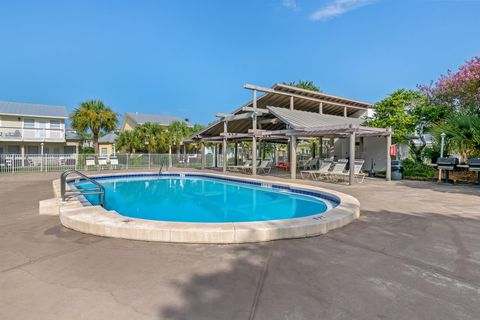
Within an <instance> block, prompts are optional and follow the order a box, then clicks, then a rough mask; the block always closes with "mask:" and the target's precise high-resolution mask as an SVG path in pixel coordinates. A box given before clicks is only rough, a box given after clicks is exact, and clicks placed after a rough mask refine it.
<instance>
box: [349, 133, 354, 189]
mask: <svg viewBox="0 0 480 320" xmlns="http://www.w3.org/2000/svg"><path fill="white" fill-rule="evenodd" d="M348 156H349V157H350V161H349V165H350V166H349V176H348V184H349V185H352V184H353V183H354V181H355V131H352V133H351V134H350V150H349V152H348Z"/></svg>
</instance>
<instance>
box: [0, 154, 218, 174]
mask: <svg viewBox="0 0 480 320" xmlns="http://www.w3.org/2000/svg"><path fill="white" fill-rule="evenodd" d="M162 165H163V168H164V169H165V168H200V167H201V166H202V160H201V156H200V154H172V155H168V154H148V153H132V154H125V153H121V154H116V155H115V156H101V155H96V154H44V155H41V154H25V155H21V154H0V173H5V172H10V173H17V172H55V171H63V170H66V169H76V170H122V169H123V170H128V169H157V170H158V169H159V168H160V167H161V166H162ZM213 166H214V163H213V158H212V157H211V156H210V157H209V156H208V155H207V156H206V157H205V167H213Z"/></svg>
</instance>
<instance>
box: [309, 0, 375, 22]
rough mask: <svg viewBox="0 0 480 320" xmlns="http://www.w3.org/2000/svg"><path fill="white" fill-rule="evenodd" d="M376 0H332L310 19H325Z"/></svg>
mask: <svg viewBox="0 0 480 320" xmlns="http://www.w3.org/2000/svg"><path fill="white" fill-rule="evenodd" d="M375 1H376V0H333V2H331V3H330V4H329V5H327V6H325V7H323V8H320V9H318V10H317V11H315V12H314V13H313V14H312V15H311V16H310V19H312V20H314V21H325V20H328V19H331V18H334V17H336V16H339V15H342V14H344V13H346V12H348V11H352V10H354V9H357V8H360V7H363V6H366V5H369V4H372V3H373V2H375Z"/></svg>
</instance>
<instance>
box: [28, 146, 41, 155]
mask: <svg viewBox="0 0 480 320" xmlns="http://www.w3.org/2000/svg"><path fill="white" fill-rule="evenodd" d="M39 153H40V150H39V148H38V146H27V154H39Z"/></svg>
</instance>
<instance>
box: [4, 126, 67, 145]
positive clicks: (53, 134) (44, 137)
mask: <svg viewBox="0 0 480 320" xmlns="http://www.w3.org/2000/svg"><path fill="white" fill-rule="evenodd" d="M0 141H20V142H65V130H64V129H49V128H32V129H30V128H19V127H0Z"/></svg>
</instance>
